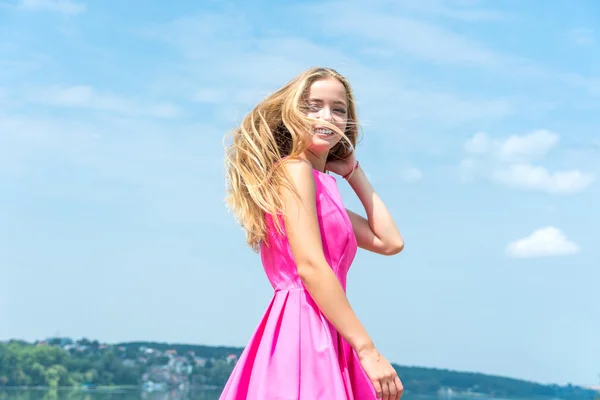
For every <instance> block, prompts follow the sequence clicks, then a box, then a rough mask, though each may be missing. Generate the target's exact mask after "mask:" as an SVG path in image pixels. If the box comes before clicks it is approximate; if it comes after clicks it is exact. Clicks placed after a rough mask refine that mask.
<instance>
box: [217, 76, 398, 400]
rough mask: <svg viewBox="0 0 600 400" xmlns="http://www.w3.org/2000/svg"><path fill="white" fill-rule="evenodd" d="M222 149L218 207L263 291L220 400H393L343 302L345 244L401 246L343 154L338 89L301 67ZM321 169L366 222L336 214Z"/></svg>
mask: <svg viewBox="0 0 600 400" xmlns="http://www.w3.org/2000/svg"><path fill="white" fill-rule="evenodd" d="M233 136H234V137H233V143H232V144H231V145H230V146H229V147H228V149H227V178H228V183H229V189H228V202H229V205H230V206H231V208H232V209H233V211H234V212H235V214H236V216H237V218H238V220H239V221H240V223H241V225H242V226H243V228H244V229H245V231H246V235H247V241H248V244H249V245H250V246H251V247H252V248H253V249H254V250H256V251H259V252H260V255H261V260H262V263H263V266H264V269H265V272H266V274H267V277H268V278H269V281H270V282H271V285H272V286H273V288H274V289H275V293H274V295H273V299H272V301H271V303H270V305H269V307H268V308H267V311H266V312H265V314H264V317H263V319H262V321H261V323H260V324H259V326H258V327H257V329H256V331H255V332H254V334H253V336H252V338H251V339H250V342H249V343H248V345H247V347H246V348H245V350H244V352H243V353H242V355H241V356H240V359H239V360H238V362H237V363H236V366H235V368H234V370H233V372H232V374H231V376H230V378H229V380H228V382H227V384H226V386H225V388H224V390H223V392H222V394H221V397H220V398H221V399H223V400H228V399H257V400H258V399H260V400H276V399H306V400H318V399H328V400H329V399H334V400H337V399H344V400H345V399H356V400H368V399H374V398H383V399H385V400H392V399H399V398H400V396H401V394H402V391H403V387H402V383H401V381H400V379H399V378H398V376H397V374H396V372H395V370H394V368H393V367H392V366H391V365H390V363H389V362H388V361H387V360H386V359H385V358H384V357H383V356H382V355H381V354H379V352H378V351H377V349H376V348H375V345H374V344H373V341H372V340H371V339H370V337H369V336H368V334H367V332H366V331H365V329H364V327H363V326H362V325H361V323H360V321H359V320H358V318H357V317H356V315H355V314H354V312H353V310H352V308H351V307H350V304H349V303H348V300H347V298H346V293H345V290H346V274H347V272H348V269H349V268H350V264H351V263H352V260H353V259H354V256H355V254H356V251H357V247H361V248H363V249H366V250H369V251H372V252H375V253H379V254H384V255H392V254H397V253H399V252H400V251H401V250H402V248H403V246H404V243H403V239H402V236H401V235H400V233H399V232H398V229H397V228H396V225H395V224H394V221H393V219H392V216H391V215H390V213H389V212H388V210H387V208H386V206H385V205H384V203H383V202H382V201H381V199H380V198H379V196H378V195H377V194H376V193H375V191H374V190H373V188H372V186H371V184H370V183H369V181H368V179H367V177H366V175H365V173H364V172H363V170H362V169H361V167H360V165H359V163H358V161H357V160H356V158H355V153H354V146H355V145H356V140H357V136H358V124H357V118H356V111H355V107H354V98H353V94H352V90H351V88H350V85H349V83H348V81H347V80H346V79H345V78H344V77H342V76H341V75H340V74H339V73H338V72H336V71H334V70H332V69H328V68H313V69H309V70H308V71H305V72H304V73H302V74H300V75H299V76H297V77H296V78H294V79H293V80H292V81H291V82H289V83H288V84H287V85H285V86H284V87H283V88H281V89H279V90H278V91H277V92H275V93H274V94H272V95H271V96H269V97H268V98H267V99H265V100H264V101H262V102H261V103H260V104H258V105H257V106H256V107H255V108H254V109H253V110H252V111H251V112H250V113H249V114H248V116H246V118H245V119H244V120H243V122H242V124H241V126H240V127H239V128H238V129H236V130H235V131H234V132H233ZM328 172H333V173H335V174H337V175H339V176H341V177H343V178H344V179H346V180H347V181H348V183H349V184H350V186H351V187H352V188H353V189H354V191H355V192H356V194H357V196H358V197H359V199H360V201H361V202H362V204H363V206H364V208H365V212H366V215H368V219H365V218H363V217H361V216H359V215H358V214H355V213H353V212H351V211H348V210H346V209H345V208H344V206H343V203H342V200H341V198H340V194H339V192H338V188H337V186H336V184H337V180H336V178H335V177H334V176H333V175H329V174H328Z"/></svg>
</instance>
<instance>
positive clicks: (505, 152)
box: [459, 129, 595, 194]
mask: <svg viewBox="0 0 600 400" xmlns="http://www.w3.org/2000/svg"><path fill="white" fill-rule="evenodd" d="M559 140H560V138H559V135H558V134H556V133H554V132H551V131H548V130H543V129H541V130H536V131H533V132H530V133H528V134H524V135H512V136H509V137H508V138H505V139H493V138H491V137H490V136H489V135H487V134H486V133H485V132H477V133H476V134H475V135H473V137H471V138H470V139H469V140H467V141H466V142H465V144H464V146H463V147H464V150H465V151H466V152H467V153H469V156H468V157H467V158H465V159H463V160H462V161H461V163H460V164H459V172H460V177H461V179H462V180H463V181H470V180H473V179H475V178H476V177H484V178H487V179H490V180H492V181H494V182H497V183H500V184H503V185H505V186H507V187H511V188H515V189H522V190H533V191H541V192H546V193H552V194H572V193H577V192H580V191H582V190H584V189H585V188H586V187H588V186H589V185H590V184H591V183H592V182H593V181H594V179H595V177H594V175H593V174H591V173H585V172H582V171H580V170H578V169H571V170H561V171H555V172H550V171H549V170H548V169H547V168H546V167H544V166H541V165H533V164H532V161H534V160H543V159H544V157H545V156H546V155H547V154H548V152H549V151H550V150H551V149H553V148H554V147H556V146H557V144H558V143H559Z"/></svg>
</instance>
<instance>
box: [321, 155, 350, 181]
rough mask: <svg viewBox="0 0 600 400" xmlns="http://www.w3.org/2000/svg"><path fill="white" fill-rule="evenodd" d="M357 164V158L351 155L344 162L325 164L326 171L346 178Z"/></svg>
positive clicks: (334, 161)
mask: <svg viewBox="0 0 600 400" xmlns="http://www.w3.org/2000/svg"><path fill="white" fill-rule="evenodd" d="M355 164H356V156H355V155H354V153H351V154H350V155H349V156H348V157H347V158H345V159H343V160H332V161H327V163H325V169H326V170H327V171H331V172H333V173H334V174H338V175H339V176H346V175H348V174H349V173H350V171H352V168H354V165H355Z"/></svg>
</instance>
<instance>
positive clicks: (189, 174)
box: [0, 0, 600, 384]
mask: <svg viewBox="0 0 600 400" xmlns="http://www.w3.org/2000/svg"><path fill="white" fill-rule="evenodd" d="M495 3H496V4H495ZM366 4H367V3H366V2H359V1H345V2H329V1H320V2H314V1H308V2H307V1H303V2H297V3H291V2H290V3H288V4H285V5H284V4H283V3H281V2H268V1H264V0H263V1H258V2H252V4H251V5H250V2H248V3H246V2H241V1H240V2H219V1H202V2H193V1H171V2H169V4H168V5H167V4H166V3H165V2H145V1H144V2H143V1H141V0H130V1H127V2H122V1H116V0H106V1H102V2H100V1H96V2H83V1H75V0H21V1H8V0H1V2H0V38H2V39H0V195H1V196H0V221H1V225H0V226H1V227H2V228H1V229H0V273H1V276H2V279H1V280H0V339H8V338H14V337H17V338H23V339H27V340H35V339H43V338H45V337H48V336H52V335H56V334H59V335H64V336H71V337H75V338H79V337H88V338H96V339H99V340H101V341H107V342H116V341H127V340H157V341H169V342H186V343H205V344H213V345H221V344H223V345H235V346H244V345H245V343H246V341H247V340H248V338H249V336H250V334H251V333H252V332H253V330H254V328H255V326H256V324H257V323H258V321H259V319H260V317H261V316H262V314H263V312H264V310H265V308H266V306H267V304H268V302H269V300H270V297H271V294H272V290H271V288H270V286H269V284H268V282H267V280H266V278H265V276H264V273H263V271H262V269H261V265H260V260H259V258H258V256H257V255H256V254H254V253H253V252H252V251H251V250H250V249H249V248H247V247H246V246H245V244H244V238H243V233H242V231H241V230H240V228H239V227H238V226H236V224H235V222H234V220H233V217H232V216H231V215H230V214H228V212H227V210H226V208H225V206H224V203H223V198H224V195H225V193H224V189H225V182H224V172H223V145H222V138H223V135H224V134H225V133H226V132H227V131H229V130H230V129H232V128H234V127H235V125H236V123H238V122H239V121H240V119H241V118H242V117H243V115H244V114H245V113H246V112H248V111H249V110H250V109H251V107H252V106H253V104H255V103H256V102H257V101H259V100H260V99H261V98H263V97H264V96H265V95H266V94H268V93H269V92H271V91H273V90H275V89H276V88H278V87H279V86H280V85H282V84H284V83H285V82H287V81H288V80H289V79H290V78H291V77H293V76H294V75H296V74H297V73H299V72H300V71H302V70H303V69H305V68H308V67H311V66H315V65H322V66H329V67H333V68H336V69H338V70H339V71H340V72H341V73H343V74H344V75H346V76H347V77H348V78H349V79H350V81H351V83H352V85H353V87H354V89H355V92H356V96H357V101H358V112H359V117H360V119H361V123H362V128H363V137H362V141H361V143H360V145H359V147H358V157H359V159H360V160H361V165H362V166H363V168H364V169H365V170H366V171H367V173H368V175H369V176H370V177H371V179H372V182H373V184H374V186H375V188H376V189H377V191H378V192H379V193H380V195H381V196H382V197H383V198H384V200H386V201H387V204H388V205H389V208H390V209H391V211H392V212H393V214H394V216H395V217H396V219H397V222H398V225H399V227H400V229H401V231H402V233H403V235H404V237H405V241H406V248H405V250H404V251H403V252H402V253H401V254H400V255H398V256H396V257H391V258H387V257H382V256H377V255H371V254H366V253H364V252H360V253H359V254H358V256H357V259H356V262H355V264H354V266H353V267H352V269H351V272H350V276H349V284H348V291H349V292H348V294H349V297H350V300H351V302H352V304H353V307H354V308H355V310H356V312H357V313H358V315H359V316H360V318H361V319H362V320H363V322H364V323H365V325H366V326H367V329H368V331H369V332H370V333H371V335H372V337H373V338H374V340H375V342H376V344H377V345H378V346H379V347H380V349H381V351H382V352H383V353H384V354H385V355H386V357H388V358H389V359H391V360H393V361H394V362H397V363H400V364H405V365H420V366H430V367H441V368H449V369H455V370H468V371H480V372H485V373H492V374H500V375H505V376H511V377H518V378H524V379H531V380H535V381H539V382H556V383H561V384H562V383H567V382H571V383H575V384H597V377H598V374H599V373H600V362H599V360H600V335H599V333H600V319H599V318H598V317H597V315H598V304H600V294H599V293H600V290H598V282H600V268H598V264H599V261H598V260H600V250H599V247H598V245H597V242H596V240H597V237H598V236H599V235H600V208H599V207H598V204H599V201H600V189H599V185H598V177H599V175H600V162H599V161H598V160H599V159H600V158H599V156H600V132H599V129H598V127H599V126H600V117H599V115H600V67H599V66H600V52H599V51H598V46H599V42H600V38H599V36H598V35H599V32H598V28H597V27H598V26H600V5H599V4H598V3H597V2H596V1H593V0H587V1H585V0H582V1H578V2H568V1H566V0H556V1H553V2H552V3H550V2H546V1H541V0H536V1H529V2H526V4H525V2H521V1H514V0H513V1H504V2H501V4H498V3H497V2H492V1H484V0H481V1H477V0H427V1H425V0H407V1H403V2H393V1H386V0H374V1H373V2H372V3H371V4H370V5H369V6H367V5H366ZM340 190H341V191H342V194H343V196H344V199H345V202H346V204H347V206H348V207H349V208H352V209H354V210H360V208H359V205H360V204H359V203H358V201H357V199H356V198H355V197H354V196H353V193H352V192H351V190H350V189H349V188H348V187H347V185H346V184H344V183H343V181H341V182H340ZM594 243H596V244H595V245H594Z"/></svg>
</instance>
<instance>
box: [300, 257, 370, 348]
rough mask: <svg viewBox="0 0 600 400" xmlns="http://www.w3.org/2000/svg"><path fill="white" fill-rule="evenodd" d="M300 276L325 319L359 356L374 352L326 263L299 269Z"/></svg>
mask: <svg viewBox="0 0 600 400" xmlns="http://www.w3.org/2000/svg"><path fill="white" fill-rule="evenodd" d="M298 274H299V276H300V279H302V282H303V283H304V286H305V287H306V289H307V291H308V292H309V293H310V295H311V297H312V298H313V300H314V301H315V303H316V304H317V306H318V307H319V309H320V310H321V312H322V313H323V315H324V316H325V318H327V320H328V321H329V322H331V324H332V325H333V326H334V327H335V329H336V330H337V331H338V332H339V333H340V335H341V336H342V337H343V338H344V339H345V340H346V341H347V342H348V344H350V346H352V348H353V349H354V350H355V351H356V352H357V353H361V352H364V351H369V350H372V349H374V347H375V346H374V345H373V342H372V340H371V338H370V337H369V335H368V334H367V331H366V330H365V328H364V326H363V325H362V323H361V322H360V321H359V319H358V317H357V316H356V314H355V313H354V310H352V307H351V306H350V303H349V301H348V298H347V297H346V293H345V292H344V290H343V288H342V286H341V284H340V282H339V281H338V279H337V277H336V276H335V274H334V273H333V271H332V269H331V267H330V266H329V265H328V264H327V262H326V261H325V259H323V260H322V262H320V263H318V264H316V263H315V264H314V265H309V264H305V265H298Z"/></svg>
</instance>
